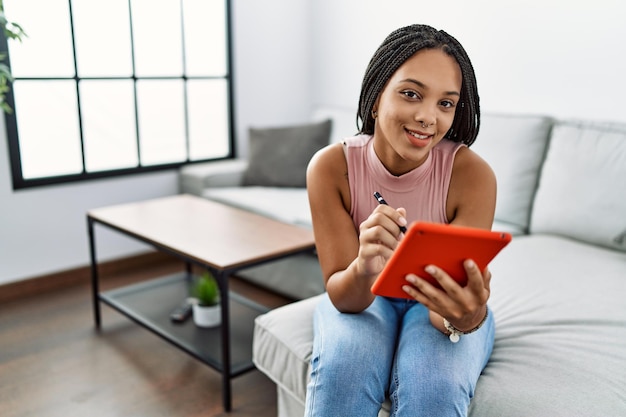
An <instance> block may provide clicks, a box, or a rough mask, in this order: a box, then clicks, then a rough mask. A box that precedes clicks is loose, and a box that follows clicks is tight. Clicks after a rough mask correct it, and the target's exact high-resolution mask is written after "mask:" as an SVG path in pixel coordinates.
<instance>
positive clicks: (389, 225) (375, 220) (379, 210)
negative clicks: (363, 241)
mask: <svg viewBox="0 0 626 417" xmlns="http://www.w3.org/2000/svg"><path fill="white" fill-rule="evenodd" d="M363 225H365V226H366V227H372V226H374V225H379V226H382V227H383V228H384V229H385V230H387V231H388V232H389V233H390V234H392V235H393V236H395V237H396V238H400V227H405V226H406V225H407V220H406V210H405V209H404V208H402V207H401V208H399V209H394V208H392V207H389V206H387V205H384V204H381V205H379V206H377V207H376V208H375V209H374V211H373V212H372V214H371V215H370V217H368V219H367V220H365V221H364V222H363V224H362V225H361V226H363Z"/></svg>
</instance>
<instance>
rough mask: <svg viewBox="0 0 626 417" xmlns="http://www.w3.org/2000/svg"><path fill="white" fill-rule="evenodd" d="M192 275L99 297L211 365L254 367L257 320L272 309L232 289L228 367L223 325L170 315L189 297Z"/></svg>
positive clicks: (234, 369)
mask: <svg viewBox="0 0 626 417" xmlns="http://www.w3.org/2000/svg"><path fill="white" fill-rule="evenodd" d="M190 286H191V278H190V276H189V275H188V274H186V273H180V274H174V275H169V276H166V277H162V278H157V279H152V280H150V281H146V282H141V283H139V284H134V285H129V286H125V287H121V288H117V289H114V290H110V291H106V292H103V293H100V294H99V299H100V300H101V301H103V302H104V303H106V304H107V305H109V306H111V307H112V308H114V309H115V310H117V311H119V312H120V313H122V314H124V315H125V316H127V317H128V318H130V319H132V320H133V321H135V322H137V323H139V324H140V325H142V326H143V327H145V328H147V329H148V330H150V331H152V332H153V333H155V334H157V335H158V336H160V337H162V338H163V339H165V340H166V341H168V342H170V343H172V344H173V345H175V346H176V347H178V348H180V349H182V350H184V351H185V352H187V353H188V354H190V355H192V356H194V357H195V358H196V359H198V360H200V361H201V362H203V363H205V364H207V365H209V366H210V367H212V368H214V369H216V370H218V371H220V372H223V373H225V374H229V375H230V376H231V377H234V376H237V375H240V374H242V373H244V372H246V371H248V370H250V369H252V368H254V365H253V364H252V335H253V331H254V319H255V317H256V316H258V315H259V314H262V313H264V312H267V311H268V309H267V308H266V307H264V306H261V305H260V304H257V303H254V302H253V301H251V300H248V299H246V298H244V297H242V296H240V295H238V294H236V293H233V292H232V291H230V292H229V295H230V342H231V343H230V346H231V366H230V372H226V370H224V366H223V364H222V362H221V358H222V333H221V329H220V326H217V327H213V328H202V327H198V326H196V325H195V324H194V322H193V318H192V317H190V318H189V319H188V320H186V321H185V322H184V323H173V322H172V321H171V320H170V318H169V314H170V312H172V311H173V310H174V309H175V308H176V307H178V306H179V305H180V304H181V303H182V302H183V301H184V300H185V298H187V297H188V296H189V291H190Z"/></svg>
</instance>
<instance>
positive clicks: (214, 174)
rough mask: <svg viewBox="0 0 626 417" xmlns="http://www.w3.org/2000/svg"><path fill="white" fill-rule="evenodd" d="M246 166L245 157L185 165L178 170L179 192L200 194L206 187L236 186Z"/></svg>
mask: <svg viewBox="0 0 626 417" xmlns="http://www.w3.org/2000/svg"><path fill="white" fill-rule="evenodd" d="M247 166H248V161H247V160H245V159H226V160H222V161H213V162H204V163H199V164H190V165H185V166H183V167H182V168H180V172H179V174H180V175H179V187H180V192H181V193H187V194H194V195H199V196H201V195H202V192H203V191H204V189H205V188H208V187H237V186H239V185H241V183H242V179H243V174H244V172H245V170H246V167H247Z"/></svg>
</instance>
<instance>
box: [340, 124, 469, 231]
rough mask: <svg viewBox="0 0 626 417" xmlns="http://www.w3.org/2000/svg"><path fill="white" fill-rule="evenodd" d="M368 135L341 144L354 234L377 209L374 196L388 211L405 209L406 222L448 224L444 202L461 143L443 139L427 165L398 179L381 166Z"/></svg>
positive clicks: (428, 159)
mask: <svg viewBox="0 0 626 417" xmlns="http://www.w3.org/2000/svg"><path fill="white" fill-rule="evenodd" d="M372 138H373V137H372V136H370V135H358V136H354V137H351V138H347V139H345V140H344V142H343V144H344V151H345V154H346V161H347V164H348V181H349V183H350V199H351V200H352V207H351V208H350V215H351V216H352V221H353V222H354V226H355V227H356V230H357V231H358V230H359V225H360V224H361V223H362V222H363V221H364V220H365V219H367V218H368V217H369V215H370V214H371V213H372V211H373V210H374V209H375V208H376V206H377V205H378V202H377V201H376V199H375V198H374V192H375V191H378V192H380V193H381V194H382V195H383V197H384V198H385V200H386V201H387V203H388V204H389V205H390V206H391V207H394V208H395V207H404V208H405V209H406V211H407V221H408V222H409V224H410V223H412V222H414V221H417V220H422V221H429V222H435V223H448V218H447V216H446V201H447V197H448V189H449V187H450V177H451V176H452V164H453V163H454V156H455V155H456V152H457V151H458V150H459V148H460V147H461V146H465V145H463V144H461V143H456V142H452V141H450V140H447V139H444V140H442V141H441V142H439V143H438V144H437V146H435V147H434V148H433V150H432V151H431V152H430V154H429V155H428V158H427V159H426V161H425V162H424V163H423V164H422V165H420V166H419V167H417V168H416V169H414V170H412V171H410V172H407V173H406V174H404V175H401V176H399V177H397V176H395V175H392V174H391V173H389V171H387V169H386V168H385V166H384V165H383V164H382V162H380V160H379V159H378V156H377V155H376V153H375V151H374V141H373V140H372Z"/></svg>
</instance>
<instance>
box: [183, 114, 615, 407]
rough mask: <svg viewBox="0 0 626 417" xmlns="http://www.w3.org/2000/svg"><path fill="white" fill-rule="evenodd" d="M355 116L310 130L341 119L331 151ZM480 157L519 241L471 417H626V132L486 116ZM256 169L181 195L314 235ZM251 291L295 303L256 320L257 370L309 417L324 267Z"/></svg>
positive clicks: (501, 222)
mask: <svg viewBox="0 0 626 417" xmlns="http://www.w3.org/2000/svg"><path fill="white" fill-rule="evenodd" d="M354 114H355V113H354V112H352V111H349V110H348V111H346V110H343V109H321V110H319V111H318V112H317V113H316V114H315V115H314V119H313V120H322V119H323V118H327V117H328V118H330V119H331V120H332V124H333V125H332V126H333V129H332V134H331V135H330V139H329V141H330V142H334V141H338V140H340V138H341V135H342V134H343V135H344V136H347V135H350V134H352V133H353V131H354V130H355V128H354ZM472 149H474V150H475V151H476V152H478V153H479V154H480V155H481V156H482V157H483V158H484V159H486V160H487V161H488V162H489V163H490V165H491V166H492V168H493V169H494V171H495V173H496V177H497V179H498V196H497V205H496V214H495V222H494V225H493V229H494V230H501V231H508V232H511V233H512V234H513V235H514V237H513V241H512V242H511V244H509V246H507V247H506V248H505V249H504V250H503V251H502V252H501V253H500V254H499V255H498V256H497V257H496V259H495V260H494V261H493V262H492V263H491V265H490V269H491V271H492V273H493V279H492V295H491V299H490V307H491V309H492V310H493V313H494V317H495V322H496V336H495V346H494V350H493V354H492V356H491V358H490V360H489V362H488V364H487V366H486V368H485V369H484V372H483V374H482V375H481V377H480V379H479V381H478V384H477V387H476V392H475V396H474V398H473V399H472V401H471V405H470V412H469V415H470V416H480V417H491V416H493V417H502V416H507V417H515V416H520V417H521V416H523V417H533V416H538V417H547V416H550V417H558V416H564V417H565V416H566V417H574V416H626V125H625V124H621V123H611V122H594V121H575V120H557V119H554V118H551V117H547V116H540V115H539V116H535V115H505V114H485V115H484V116H483V122H482V126H481V131H480V134H479V137H478V139H477V141H476V143H475V144H474V145H473V146H472ZM250 162H251V161H250V160H235V161H221V162H219V163H216V164H201V165H196V166H194V165H190V166H187V167H184V168H183V169H182V170H181V191H183V192H192V193H195V194H198V195H202V196H204V197H206V198H210V199H215V200H217V201H222V202H224V203H227V204H232V205H235V206H238V207H242V208H245V209H248V210H252V211H255V212H257V213H261V214H263V215H267V216H271V217H274V218H278V219H281V220H283V221H287V222H290V223H293V224H298V225H301V226H303V227H310V214H309V212H308V204H307V201H306V191H305V190H304V188H298V187H291V188H290V187H271V186H265V187H264V186H258V187H257V186H241V179H242V177H243V176H244V172H245V171H246V169H247V168H246V167H247V165H248V164H249V163H250ZM262 197H265V198H266V199H269V200H271V201H270V202H269V203H268V204H264V203H263V202H262V201H265V200H263V198H262ZM260 202H261V203H260ZM247 279H250V280H252V281H256V282H259V283H262V285H265V286H267V287H269V288H272V289H274V290H275V291H278V292H281V293H283V294H287V295H290V296H292V297H293V298H294V299H297V301H295V302H293V303H291V304H288V305H286V306H284V307H281V308H278V309H275V310H272V311H270V312H268V313H266V314H263V315H261V316H259V317H258V318H257V319H256V322H255V334H254V343H253V357H254V359H253V360H254V362H255V365H256V366H257V368H258V369H259V370H260V371H262V372H263V373H265V374H266V375H267V376H268V377H269V378H271V379H272V380H273V381H274V382H275V383H276V386H277V395H278V414H279V416H281V417H299V416H302V415H303V404H304V398H305V392H306V384H307V381H308V370H309V358H310V355H311V348H312V313H313V310H314V308H315V306H316V303H317V302H318V301H319V299H320V297H321V296H322V295H321V294H322V292H323V290H324V289H323V285H322V282H321V280H322V278H321V272H320V271H319V265H317V264H316V258H315V254H309V255H303V256H301V257H298V258H292V259H290V260H289V261H287V263H286V264H285V263H283V264H279V265H274V266H272V265H266V266H263V267H262V269H254V270H252V271H249V275H248V276H247ZM467 337H471V336H467ZM387 406H388V404H384V405H383V407H382V409H381V411H380V414H379V415H380V416H386V415H388V411H387Z"/></svg>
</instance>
